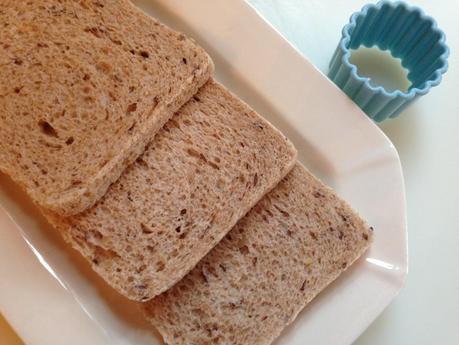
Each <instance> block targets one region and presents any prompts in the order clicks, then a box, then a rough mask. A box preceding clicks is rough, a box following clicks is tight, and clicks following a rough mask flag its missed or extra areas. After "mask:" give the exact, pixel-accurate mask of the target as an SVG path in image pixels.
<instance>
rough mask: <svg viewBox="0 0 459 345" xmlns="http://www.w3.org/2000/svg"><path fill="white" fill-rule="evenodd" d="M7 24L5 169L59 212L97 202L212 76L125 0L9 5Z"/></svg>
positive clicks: (0, 36)
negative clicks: (155, 135)
mask: <svg viewBox="0 0 459 345" xmlns="http://www.w3.org/2000/svg"><path fill="white" fill-rule="evenodd" d="M0 23H1V25H0V51H1V53H0V66H1V68H0V69H1V73H0V170H1V171H3V172H4V173H6V174H8V175H10V176H11V177H12V178H13V179H14V180H15V181H16V182H17V183H19V184H20V185H21V186H22V187H23V188H25V190H26V191H27V192H28V194H29V195H30V196H31V197H32V199H33V200H34V201H35V202H36V203H37V204H39V205H40V206H41V207H43V208H48V209H50V210H52V211H54V212H57V213H59V214H66V215H68V214H75V213H78V212H81V211H83V210H84V209H86V208H88V207H89V206H91V205H92V204H94V202H95V201H96V200H98V199H99V198H100V197H101V196H102V195H103V194H104V193H105V191H106V190H107V188H108V186H109V185H110V184H111V183H112V182H114V181H115V180H117V179H118V177H119V176H120V174H121V173H122V172H123V170H124V169H125V168H126V167H127V166H128V164H129V163H131V162H132V161H134V160H135V159H136V158H137V157H138V156H139V155H140V154H141V153H142V152H143V151H144V148H145V146H146V144H147V142H148V141H149V140H151V139H152V138H153V136H154V134H155V133H156V132H157V131H158V130H159V129H160V128H161V127H162V126H163V125H164V123H165V122H166V121H167V120H168V119H169V118H171V117H172V115H173V113H174V112H175V111H176V110H178V109H179V108H180V107H181V106H182V105H183V104H184V103H185V102H186V101H187V100H188V99H189V98H190V97H191V96H192V95H193V94H194V93H195V92H197V90H198V88H199V87H200V86H201V85H203V84H204V83H205V82H206V81H207V79H208V78H209V76H210V74H211V72H212V70H213V65H212V62H211V60H210V58H209V56H208V55H207V54H206V53H205V51H204V50H203V49H201V48H200V47H199V46H197V45H196V44H195V43H193V42H192V41H191V40H190V39H188V38H186V37H185V36H184V35H182V34H180V33H177V32H175V31H173V30H171V29H169V28H167V27H166V26H164V25H162V24H161V23H159V22H157V21H156V20H154V19H153V18H151V17H149V16H147V15H146V14H144V13H143V12H141V11H140V10H139V9H137V8H136V7H134V6H133V5H132V4H131V3H130V2H129V1H127V0H106V1H100V0H94V1H88V0H82V1H70V0H65V1H52V0H34V1H16V0H4V1H2V3H1V6H0Z"/></svg>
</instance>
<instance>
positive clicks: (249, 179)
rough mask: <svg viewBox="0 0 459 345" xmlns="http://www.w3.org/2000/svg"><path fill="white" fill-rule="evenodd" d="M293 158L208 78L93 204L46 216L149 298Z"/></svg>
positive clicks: (127, 287) (124, 286) (118, 280)
mask: <svg viewBox="0 0 459 345" xmlns="http://www.w3.org/2000/svg"><path fill="white" fill-rule="evenodd" d="M295 158H296V151H295V149H294V147H293V146H292V144H291V143H290V142H289V141H288V140H287V139H286V138H285V137H284V136H283V135H282V134H281V133H280V132H279V131H278V130H276V129H275V128H274V127H272V126H271V125H270V124H269V123H268V122H266V121H265V120H264V119H263V118H262V117H260V116H259V115H258V114H257V113H255V112H254V111H253V110H251V109H250V108H249V107H248V106H247V105H246V104H244V103H243V102H242V101H240V100H239V99H238V98H237V97H235V96H233V95H232V94H231V93H230V92H229V91H227V90H226V89H225V88H224V87H223V86H221V85H219V84H217V83H216V82H215V81H213V80H210V81H209V82H207V83H206V84H205V85H204V86H203V87H202V88H201V89H200V90H199V92H198V93H197V94H196V95H195V96H194V97H193V98H192V99H191V100H190V101H189V102H188V103H187V104H186V105H185V106H184V107H182V108H181V109H180V111H178V112H177V114H176V115H175V116H174V117H173V118H172V119H171V120H170V121H169V122H168V123H167V124H166V125H165V127H164V128H163V129H162V130H161V131H160V132H159V133H158V134H157V136H156V138H155V139H154V141H153V142H152V143H151V144H150V145H149V146H148V147H147V149H146V151H145V153H144V154H143V155H142V156H141V157H140V158H138V159H137V160H136V161H135V163H133V164H132V165H131V166H129V167H128V168H127V170H126V171H125V173H124V174H123V175H122V176H121V178H120V179H119V180H118V181H117V182H116V183H114V184H113V185H112V186H111V187H110V188H109V190H108V192H107V194H106V195H105V196H104V197H103V198H102V199H101V200H100V201H99V202H98V203H97V204H96V205H95V206H94V207H92V208H90V209H89V210H87V211H85V212H84V213H82V214H79V215H75V216H72V217H56V216H53V215H51V214H48V215H47V216H48V218H49V220H50V222H51V223H52V224H54V225H55V226H56V227H57V228H59V229H60V230H61V231H62V234H63V235H64V237H65V238H66V239H67V240H68V241H69V242H70V243H72V244H73V246H74V247H75V248H76V249H78V250H79V251H80V252H81V253H82V254H83V255H84V256H85V257H86V258H87V259H88V260H89V261H90V262H91V263H92V267H93V268H94V270H95V271H96V272H98V273H99V274H100V275H101V276H102V277H103V278H104V279H105V280H106V281H107V282H108V283H109V284H111V285H112V286H113V287H114V288H116V289H117V290H118V291H119V292H121V293H122V294H124V295H125V296H127V297H128V298H131V299H134V300H148V299H150V298H152V297H154V296H156V295H158V294H160V293H161V292H163V291H165V290H167V289H168V288H169V287H171V286H172V285H173V284H174V283H176V282H177V281H178V280H180V279H181V278H182V277H183V276H184V275H185V274H186V273H188V272H189V271H190V270H191V269H192V268H193V267H194V266H195V265H196V264H197V263H198V261H199V260H200V259H201V258H202V257H204V256H205V255H206V254H207V252H209V251H210V250H211V249H212V248H213V247H214V246H215V245H216V244H217V243H218V242H219V241H220V240H221V239H222V238H223V236H224V235H225V234H226V233H227V232H228V231H229V230H230V229H231V228H232V227H233V226H234V225H235V224H236V222H237V221H238V220H239V219H240V218H241V217H243V216H244V215H245V214H246V213H247V212H248V211H249V210H250V208H252V207H253V206H254V205H255V204H256V203H257V202H258V201H259V200H260V199H261V198H262V197H263V195H264V194H266V193H267V192H268V191H269V190H271V189H272V188H273V187H274V186H275V185H276V184H277V183H278V182H279V181H280V180H281V179H282V178H283V177H284V176H285V175H286V174H287V173H288V172H289V171H290V170H291V169H292V167H293V165H294V163H295Z"/></svg>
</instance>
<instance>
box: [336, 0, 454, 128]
mask: <svg viewBox="0 0 459 345" xmlns="http://www.w3.org/2000/svg"><path fill="white" fill-rule="evenodd" d="M361 45H363V46H366V47H372V46H377V47H379V48H380V49H382V50H389V51H390V52H391V54H392V56H394V57H396V58H400V59H401V60H402V65H403V67H405V68H407V69H408V71H409V73H408V79H409V80H410V82H411V86H410V88H409V89H408V91H407V92H402V91H400V90H395V91H392V92H388V91H386V90H385V89H384V88H383V87H381V86H372V85H370V79H369V78H366V77H360V76H359V75H358V71H357V67H356V66H355V65H353V64H351V63H350V62H349V58H350V49H356V48H358V47H359V46H361ZM448 55H449V49H448V46H447V45H446V44H445V35H444V33H443V32H442V31H441V30H440V29H439V28H438V26H437V23H436V22H435V20H434V19H433V18H431V17H428V16H426V15H425V14H424V12H423V11H422V10H421V9H419V8H417V7H411V6H409V5H407V4H406V3H404V2H390V1H385V0H384V1H380V2H378V3H377V4H368V5H366V6H364V7H363V8H362V10H361V11H360V12H356V13H354V14H353V15H352V16H351V18H350V20H349V23H348V24H347V25H346V26H344V28H343V31H342V39H341V41H340V42H339V44H338V47H337V49H336V51H335V53H334V55H333V58H332V60H331V62H330V71H329V73H328V76H329V78H330V79H331V80H332V81H333V82H334V83H335V84H336V85H337V86H338V87H340V88H341V89H342V90H343V91H344V92H345V93H346V94H347V95H348V96H349V97H350V98H351V99H353V100H354V102H355V103H357V105H358V106H359V107H360V108H362V110H363V111H364V112H365V113H366V114H367V115H368V116H369V117H371V118H372V119H373V120H374V121H377V122H380V121H383V120H385V119H387V118H393V117H396V116H398V115H399V114H400V112H401V111H402V110H403V109H405V107H406V106H407V105H408V104H410V103H411V102H413V101H414V100H415V99H417V98H418V97H419V96H421V95H424V94H426V93H427V92H428V91H429V90H430V88H431V87H432V86H436V85H438V84H439V83H440V81H441V78H442V74H443V73H445V72H446V70H447V69H448V62H447V58H448Z"/></svg>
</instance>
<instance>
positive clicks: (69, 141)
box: [65, 137, 75, 145]
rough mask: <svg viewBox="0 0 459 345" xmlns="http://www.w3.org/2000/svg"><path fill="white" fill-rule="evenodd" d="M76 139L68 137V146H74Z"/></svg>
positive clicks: (66, 142)
mask: <svg viewBox="0 0 459 345" xmlns="http://www.w3.org/2000/svg"><path fill="white" fill-rule="evenodd" d="M74 141H75V139H74V138H73V137H68V138H67V140H66V141H65V144H66V145H72V144H73V142H74Z"/></svg>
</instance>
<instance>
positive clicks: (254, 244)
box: [145, 164, 372, 345]
mask: <svg viewBox="0 0 459 345" xmlns="http://www.w3.org/2000/svg"><path fill="white" fill-rule="evenodd" d="M371 240H372V231H371V230H370V228H369V227H368V225H367V224H366V223H365V222H364V221H363V220H362V219H361V218H360V217H359V216H358V215H357V214H356V213H355V212H354V211H353V210H352V209H351V208H350V207H349V206H348V205H347V204H346V203H345V202H344V201H343V200H341V199H340V198H338V197H337V196H336V194H335V193H334V192H333V191H332V190H330V189H329V188H327V187H325V186H324V185H323V184H322V183H321V182H320V181H318V180H317V179H316V178H314V177H313V176H312V175H311V174H310V173H309V172H307V171H306V170H305V169H304V168H303V167H302V166H301V165H299V164H297V165H296V166H295V167H294V168H293V170H292V172H291V173H289V174H288V175H287V177H286V178H285V179H283V180H282V182H281V183H279V185H278V186H277V187H276V188H275V189H273V190H272V191H271V192H270V193H269V194H268V195H266V196H265V197H264V198H263V199H262V200H261V201H260V202H259V203H258V204H257V205H256V206H255V207H254V208H253V209H252V210H251V211H250V212H249V213H248V214H247V215H246V216H245V217H244V218H243V219H241V220H240V221H239V223H238V224H237V225H236V226H235V227H234V228H233V229H232V230H231V231H230V232H229V233H228V235H226V237H225V238H224V239H223V240H222V241H221V242H220V243H219V244H218V245H217V246H216V247H215V248H214V249H213V250H212V251H211V252H210V253H209V254H208V255H207V256H206V257H205V258H204V259H203V260H201V262H200V263H199V264H198V265H197V266H196V268H194V269H193V270H192V271H191V272H190V273H189V274H188V275H187V276H185V278H183V279H182V280H181V281H180V282H178V283H177V284H176V285H175V286H173V287H172V288H171V289H170V290H168V291H166V292H165V293H164V294H162V295H160V296H158V297H156V298H154V299H152V300H151V301H149V302H147V303H146V304H145V310H146V313H147V317H148V318H149V320H150V321H151V322H152V323H153V325H154V326H155V327H156V328H157V329H158V330H159V332H160V333H161V335H162V336H163V338H164V341H165V343H166V344H168V345H201V344H225V345H229V344H231V345H247V344H250V345H268V344H271V342H272V341H273V340H274V339H275V338H276V337H277V336H279V334H280V333H281V332H282V330H283V329H284V328H285V327H286V326H287V325H288V324H290V323H291V322H293V320H294V319H295V318H296V316H297V315H298V313H299V312H300V311H301V310H302V309H303V308H304V307H305V305H306V304H308V303H309V302H310V301H311V300H312V299H313V298H314V297H315V296H316V295H317V294H318V293H319V292H320V291H321V290H323V289H324V288H325V287H326V286H327V285H328V284H330V283H331V282H332V281H333V280H334V279H335V278H337V277H338V275H339V274H340V273H341V272H343V271H344V270H345V269H346V268H347V267H349V265H351V264H352V263H353V262H354V261H355V260H356V259H357V258H358V257H359V256H360V255H361V254H362V253H363V252H364V251H365V249H366V248H367V247H368V246H369V244H370V242H371Z"/></svg>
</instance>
